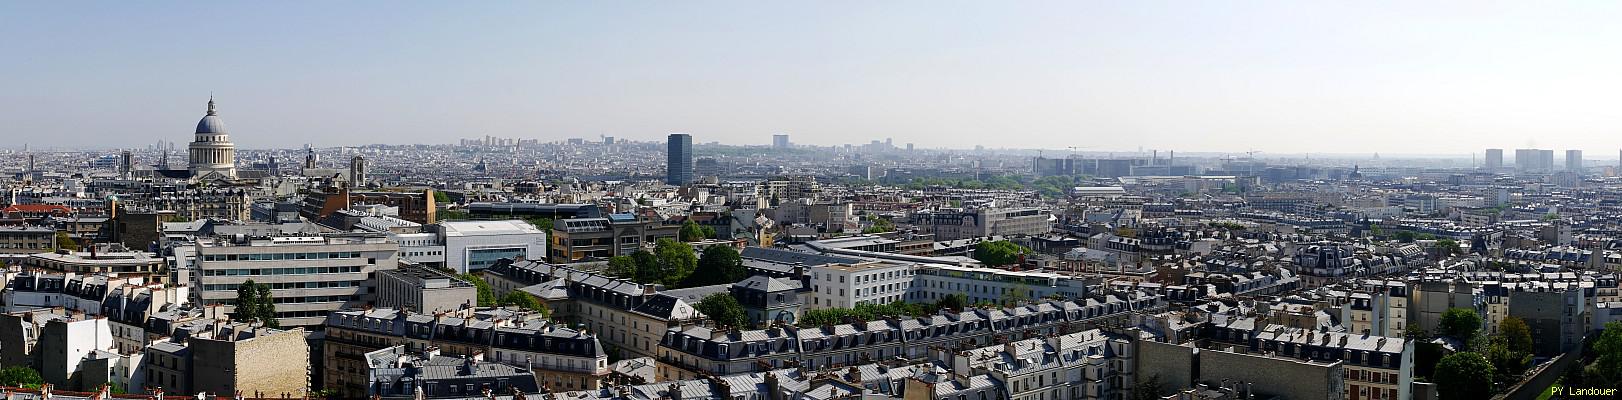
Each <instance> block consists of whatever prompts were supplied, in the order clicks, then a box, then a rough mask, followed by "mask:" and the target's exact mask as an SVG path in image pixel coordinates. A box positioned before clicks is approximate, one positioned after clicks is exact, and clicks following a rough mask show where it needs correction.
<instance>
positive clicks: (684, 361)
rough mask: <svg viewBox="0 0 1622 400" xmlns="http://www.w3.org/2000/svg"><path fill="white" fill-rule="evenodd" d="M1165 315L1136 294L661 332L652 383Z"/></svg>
mask: <svg viewBox="0 0 1622 400" xmlns="http://www.w3.org/2000/svg"><path fill="white" fill-rule="evenodd" d="M1165 307H1166V302H1165V300H1164V298H1162V297H1160V296H1158V295H1154V294H1148V293H1141V292H1139V293H1120V294H1114V295H1109V296H1101V297H1097V298H1088V299H1082V300H1077V301H1064V302H1060V301H1045V302H1036V303H1030V304H1026V305H1022V306H1018V307H1010V308H1003V309H968V310H964V311H960V312H949V311H943V312H942V313H940V314H937V315H934V316H929V317H924V318H900V319H888V320H879V321H866V322H853V323H846V324H839V325H831V326H822V327H812V328H799V329H794V328H786V327H769V328H765V329H757V330H744V331H737V330H725V331H723V330H715V329H711V328H707V327H698V326H693V327H685V328H679V329H670V330H669V331H668V332H666V333H665V336H664V338H663V339H661V341H660V342H659V354H658V356H657V357H655V361H656V362H657V363H658V372H657V376H658V377H659V378H660V379H666V380H668V379H687V378H691V377H696V376H699V375H701V374H709V375H721V374H733V373H748V372H763V371H766V370H770V369H773V368H777V367H779V366H786V365H800V366H803V367H805V368H813V369H814V368H825V369H826V368H833V369H839V368H845V367H848V366H854V365H859V364H865V363H869V362H872V361H876V360H886V359H893V358H897V357H900V358H904V359H909V360H924V359H927V358H928V357H930V352H931V349H935V348H941V347H945V348H951V349H956V348H958V347H959V346H965V345H970V346H974V347H981V346H988V345H992V344H994V343H1002V342H1007V341H1010V340H1021V339H1027V338H1033V337H1045V336H1047V335H1055V334H1059V333H1062V332H1079V331H1085V330H1087V329H1092V328H1096V327H1098V326H1102V324H1106V323H1109V322H1111V321H1114V322H1115V323H1121V322H1124V320H1125V316H1126V315H1129V314H1130V313H1131V312H1134V311H1137V312H1157V311H1158V310H1164V309H1165Z"/></svg>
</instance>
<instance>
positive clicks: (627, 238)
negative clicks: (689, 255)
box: [548, 214, 681, 263]
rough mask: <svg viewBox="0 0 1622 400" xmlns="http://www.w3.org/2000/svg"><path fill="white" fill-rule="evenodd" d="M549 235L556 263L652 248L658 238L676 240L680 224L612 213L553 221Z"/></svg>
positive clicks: (552, 254) (625, 253)
mask: <svg viewBox="0 0 1622 400" xmlns="http://www.w3.org/2000/svg"><path fill="white" fill-rule="evenodd" d="M552 224H553V225H552V232H551V237H550V241H551V244H550V248H551V255H550V256H549V257H548V260H550V261H551V262H554V263H568V262H575V261H580V260H585V259H607V258H609V257H613V256H621V255H629V254H631V253H635V252H636V251H637V250H641V249H643V248H651V247H652V246H653V244H654V243H655V242H657V241H658V240H659V239H672V240H674V239H676V238H677V234H678V232H679V231H680V230H681V226H680V225H674V224H666V223H664V221H663V220H659V219H654V218H649V217H642V216H638V215H635V214H609V215H608V217H607V218H572V219H560V220H554V221H553V222H552Z"/></svg>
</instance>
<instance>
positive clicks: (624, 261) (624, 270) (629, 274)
mask: <svg viewBox="0 0 1622 400" xmlns="http://www.w3.org/2000/svg"><path fill="white" fill-rule="evenodd" d="M604 272H606V273H608V274H609V275H613V276H616V277H620V278H625V279H630V280H633V281H634V280H636V272H637V265H636V259H635V258H632V257H631V256H613V257H609V258H608V269H607V270H605V271H604Z"/></svg>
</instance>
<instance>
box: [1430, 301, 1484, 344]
mask: <svg viewBox="0 0 1622 400" xmlns="http://www.w3.org/2000/svg"><path fill="white" fill-rule="evenodd" d="M1436 329H1437V330H1438V331H1439V332H1437V333H1440V334H1442V335H1443V336H1447V337H1451V338H1454V339H1458V340H1459V341H1462V342H1467V343H1468V342H1469V341H1470V340H1471V339H1474V338H1475V336H1476V332H1479V331H1481V316H1480V315H1477V314H1476V310H1471V309H1468V308H1457V307H1456V308H1449V309H1447V311H1446V312H1443V313H1442V320H1441V322H1439V323H1437V327H1436Z"/></svg>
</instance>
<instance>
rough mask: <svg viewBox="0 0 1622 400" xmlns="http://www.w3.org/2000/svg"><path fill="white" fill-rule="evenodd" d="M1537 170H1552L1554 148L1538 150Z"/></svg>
mask: <svg viewBox="0 0 1622 400" xmlns="http://www.w3.org/2000/svg"><path fill="white" fill-rule="evenodd" d="M1538 170H1539V171H1543V172H1554V150H1538Z"/></svg>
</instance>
